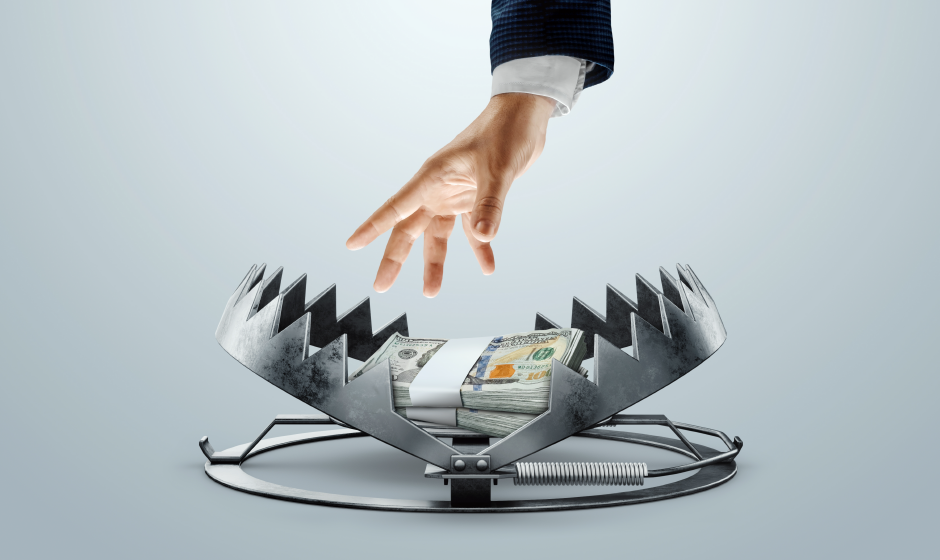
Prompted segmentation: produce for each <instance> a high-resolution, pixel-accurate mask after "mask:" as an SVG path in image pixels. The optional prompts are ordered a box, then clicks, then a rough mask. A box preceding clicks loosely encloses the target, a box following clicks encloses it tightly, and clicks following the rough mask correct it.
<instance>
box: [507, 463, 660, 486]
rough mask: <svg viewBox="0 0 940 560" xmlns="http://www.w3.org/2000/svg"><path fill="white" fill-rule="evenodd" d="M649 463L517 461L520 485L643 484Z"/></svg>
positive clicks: (514, 480)
mask: <svg viewBox="0 0 940 560" xmlns="http://www.w3.org/2000/svg"><path fill="white" fill-rule="evenodd" d="M648 474H649V471H648V470H647V468H646V463H516V478H514V479H513V484H517V485H519V486H642V485H643V479H644V478H645V477H646V476H647V475H648Z"/></svg>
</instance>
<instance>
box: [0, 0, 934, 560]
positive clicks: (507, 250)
mask: <svg viewBox="0 0 940 560" xmlns="http://www.w3.org/2000/svg"><path fill="white" fill-rule="evenodd" d="M336 4H338V3H330V4H326V3H323V4H320V3H315V2H276V1H265V2H254V3H245V2H168V1H162V2H150V3H140V2H133V3H132V2H92V1H84V2H58V3H54V2H40V1H36V0H30V1H28V2H26V1H23V2H2V3H0V6H2V7H0V185H2V189H3V190H2V193H3V202H2V205H0V211H2V218H0V224H2V225H0V227H2V235H0V244H2V245H0V246H2V255H3V262H4V270H3V281H2V286H3V293H4V304H3V307H4V313H3V316H4V318H5V320H4V321H3V322H2V329H3V335H2V336H0V345H2V346H0V349H2V353H0V356H2V364H3V366H2V371H3V375H2V383H3V386H2V390H0V418H2V425H3V427H4V432H5V438H6V441H5V445H4V449H5V451H4V453H3V455H2V462H0V469H2V471H0V472H2V474H3V486H2V498H0V516H2V517H0V541H2V555H3V556H4V557H6V558H25V557H37V558H39V557H65V556H73V557H114V558H117V557H123V558H130V557H137V558H143V557H149V558H170V557H183V558H186V557H190V558H194V557H197V555H198V557H202V558H210V557H214V556H217V555H225V557H248V556H256V557H268V558H273V557H276V558H295V557H316V558H340V557H348V556H349V555H359V554H373V555H376V556H378V555H381V556H383V557H409V558H414V557H434V558H443V557H447V558H450V557H473V558H478V557H480V558H494V557H516V558H524V557H532V556H534V555H535V554H536V553H537V554H538V555H540V556H548V557H568V558H592V557H598V558H603V557H608V556H613V555H629V556H631V557H634V558H659V557H679V556H680V555H681V556H683V557H687V558H688V557H692V555H693V554H698V555H700V556H701V557H703V558H725V557H728V556H730V557H738V558H758V557H761V558H769V557H779V558H791V557H795V556H796V557H810V558H824V557H848V556H850V555H851V556H852V557H856V558H859V557H871V558H875V557H884V556H886V555H891V556H892V557H905V558H914V557H928V556H932V555H933V554H935V553H933V554H931V553H930V552H929V551H930V550H931V549H932V548H935V545H934V544H933V542H935V541H934V539H935V537H934V534H933V533H934V532H935V531H936V527H937V521H938V515H937V513H936V500H937V498H938V492H937V483H936V478H935V474H936V473H935V472H934V470H935V468H936V464H937V461H938V459H940V456H938V453H937V446H936V445H935V443H934V440H935V437H936V436H935V433H936V432H935V430H934V429H933V428H934V427H933V426H932V425H931V423H933V422H936V420H937V414H936V412H935V410H936V404H935V402H936V395H937V390H938V382H937V373H938V372H937V369H938V368H937V365H936V363H937V362H936V359H935V351H936V342H935V341H936V339H937V337H938V335H940V332H938V327H937V322H936V321H937V314H938V311H940V309H938V297H937V293H938V290H937V287H936V274H937V272H938V270H937V264H936V259H937V234H936V229H935V219H936V218H935V214H936V206H937V202H938V194H937V187H938V185H940V166H938V154H940V133H938V130H940V128H938V126H940V110H938V106H937V102H938V99H940V78H938V74H940V72H938V63H937V55H938V54H940V34H938V33H937V22H938V21H940V4H938V3H937V2H913V1H902V2H862V1H852V2H834V1H822V2H819V1H808V2H795V1H787V2H697V1H695V2H692V1H690V2H665V1H655V2H654V1H649V2H615V4H614V7H613V23H614V40H615V44H616V52H617V66H616V73H615V74H614V76H613V78H612V79H611V80H610V81H609V82H607V83H605V84H603V85H602V86H600V87H597V88H593V89H590V90H588V91H587V92H586V93H585V94H584V96H583V97H582V99H581V102H580V104H579V105H578V106H577V108H576V109H575V111H574V112H573V114H572V115H571V116H569V117H566V118H563V119H555V120H553V121H552V122H551V125H550V127H549V134H548V144H547V147H546V150H545V152H544V154H543V156H542V158H541V159H540V160H539V161H538V163H537V164H536V165H535V166H534V167H533V168H532V169H531V170H530V171H529V172H528V173H527V174H526V176H525V177H523V178H522V179H521V180H519V181H518V182H517V183H516V185H515V186H514V187H513V189H512V191H511V193H510V195H509V198H508V203H507V210H506V214H505V217H504V221H503V224H502V228H501V230H500V233H499V237H498V238H497V241H496V242H495V244H494V246H495V250H496V258H497V272H496V274H495V275H493V276H490V277H483V276H482V275H481V274H480V273H479V271H478V269H477V265H476V263H475V261H474V260H473V258H472V254H471V253H470V251H469V248H468V247H467V244H466V242H465V240H463V239H462V237H460V236H461V235H462V234H461V233H460V232H459V231H457V232H455V235H454V240H453V242H452V249H451V253H450V258H449V260H448V262H447V269H446V277H445V283H444V290H443V292H442V293H441V295H440V296H439V297H438V298H436V299H434V300H427V299H425V298H424V297H422V295H421V287H420V281H421V259H420V253H419V254H418V255H415V256H413V257H412V259H411V260H410V261H409V262H408V263H407V264H406V266H405V269H404V271H403V273H402V275H401V277H400V278H399V280H398V283H397V284H396V285H395V287H394V288H393V289H392V290H391V291H390V292H388V293H386V294H381V295H376V294H374V293H373V292H372V290H371V284H372V279H373V277H374V271H375V268H376V266H377V264H378V260H379V258H380V256H381V253H382V249H383V247H384V239H385V238H384V237H383V241H382V242H380V243H376V244H374V245H373V246H371V247H369V248H367V249H364V250H362V251H360V252H357V253H351V252H348V251H346V249H345V248H344V245H343V243H344V241H345V239H346V237H347V236H348V235H349V234H350V233H351V232H352V230H353V229H354V228H355V227H356V226H357V225H358V224H359V223H360V221H361V220H362V219H364V218H365V217H366V216H367V215H368V214H369V213H370V212H371V211H372V210H373V209H374V208H375V207H376V206H377V205H378V204H380V203H381V202H382V201H384V200H385V198H386V197H388V196H389V195H390V194H391V192H393V191H394V190H395V189H397V188H398V187H399V186H400V185H401V184H402V183H403V182H404V181H406V180H407V179H408V178H409V177H410V176H411V175H412V174H413V173H414V172H415V170H416V169H417V168H418V166H419V165H420V164H421V162H423V161H424V159H425V158H427V157H428V156H429V155H430V154H431V153H433V152H434V151H436V150H437V149H438V148H440V147H441V146H442V145H443V144H445V143H446V142H447V141H449V140H450V139H451V138H452V137H453V136H454V135H455V134H457V133H458V132H459V131H460V130H462V128H463V127H464V126H466V125H467V124H468V123H469V122H470V121H471V120H472V119H473V118H474V116H475V115H476V114H478V112H479V111H480V110H481V109H482V108H483V106H484V105H485V103H486V100H487V98H488V93H489V82H490V77H489V57H488V41H487V40H488V34H489V29H490V20H489V5H488V2H475V3H470V2H465V3H459V4H458V3H442V2H396V3H394V4H393V3H378V2H376V3H353V2H349V3H341V5H338V6H337V5H336ZM418 250H419V251H420V246H419V247H418ZM262 261H266V262H268V263H269V265H273V266H278V265H283V266H284V267H285V271H286V279H287V280H290V279H293V278H295V277H296V276H297V275H299V274H300V273H302V272H307V273H308V274H309V276H310V282H309V283H310V287H309V290H310V292H312V293H316V292H318V291H319V290H321V289H323V288H325V287H326V286H328V285H329V284H330V283H333V282H335V283H337V284H338V289H339V306H340V310H341V311H342V310H344V309H346V308H348V307H349V306H351V305H353V304H354V303H356V302H357V301H358V300H359V299H361V298H362V297H365V296H369V295H371V296H373V297H372V306H373V318H374V322H375V326H379V325H380V324H384V323H385V322H386V321H388V320H390V319H392V318H393V317H394V316H396V315H397V314H398V313H400V312H402V311H407V313H408V318H409V324H410V326H411V332H412V334H413V335H419V336H422V335H424V336H428V335H430V336H441V337H466V336H479V335H481V334H493V333H503V332H512V331H518V330H524V329H528V328H531V325H532V322H533V319H534V315H535V312H536V311H542V312H543V313H545V314H547V315H548V316H549V317H551V318H553V319H555V320H556V321H559V322H563V323H566V322H567V321H568V320H569V318H570V306H571V296H578V297H581V298H582V299H584V300H585V301H587V302H588V303H589V304H591V305H593V306H595V307H596V308H598V309H603V306H604V300H603V298H604V285H605V283H607V282H610V283H612V284H614V285H615V286H618V287H619V288H620V289H621V290H623V291H624V292H626V293H627V294H633V293H634V287H633V286H634V280H633V274H634V273H636V272H639V273H641V274H643V275H644V276H645V277H647V278H649V279H655V280H657V282H658V277H657V274H656V270H657V267H658V266H659V265H666V266H667V267H669V268H672V263H674V262H676V261H681V262H683V263H689V264H691V265H692V266H693V268H694V269H695V270H696V271H697V272H698V274H699V275H700V277H701V278H702V280H703V282H704V283H705V285H706V286H707V287H708V289H709V291H710V292H711V294H712V295H713V296H714V298H715V300H716V301H717V302H718V305H719V309H720V311H721V314H722V317H723V319H724V321H725V324H726V326H727V329H728V333H729V337H728V341H727V343H726V344H725V345H724V347H723V348H722V349H721V350H720V351H719V352H718V353H717V354H716V355H715V356H713V357H712V359H710V360H709V361H708V362H707V363H706V364H704V365H703V366H702V367H700V368H699V369H697V370H695V371H694V372H693V373H692V374H690V375H688V376H687V377H686V378H684V379H682V380H681V382H679V383H677V384H675V385H673V386H671V387H669V389H667V390H665V391H663V392H662V393H660V394H657V395H655V396H654V397H652V398H650V399H648V400H647V401H645V402H643V403H641V404H640V405H638V406H636V407H635V408H634V409H632V410H634V411H636V412H650V413H665V414H668V415H670V417H672V418H674V419H676V420H681V421H685V422H692V423H696V424H700V425H705V426H711V427H716V428H719V429H722V430H724V431H726V432H727V433H729V434H731V435H740V436H741V437H742V438H743V439H744V441H745V443H746V445H745V448H744V451H743V453H742V455H741V458H740V460H739V461H738V465H739V473H738V475H737V477H736V478H735V479H734V480H733V481H731V482H730V483H729V484H727V485H725V486H723V487H721V488H718V489H716V490H713V491H710V492H706V493H704V494H699V495H695V496H692V497H687V498H682V499H679V500H672V501H666V502H660V503H654V504H647V505H642V506H631V507H622V508H614V509H604V510H592V511H581V512H566V513H546V514H524V515H502V516H497V515H489V516H475V517H470V516H446V515H415V514H394V513H378V512H363V511H355V510H344V509H335V508H322V507H312V506H304V505H298V504H292V503H287V502H279V501H274V500H265V499H262V498H258V497H254V496H249V495H246V494H241V493H238V492H234V491H231V490H228V489H225V488H223V487H221V486H219V485H217V484H215V483H213V482H212V481H211V480H209V479H208V478H207V477H206V476H205V474H204V473H203V470H202V465H203V462H204V459H203V458H202V455H201V453H200V452H199V449H198V447H197V445H196V444H197V441H198V439H199V438H200V437H201V436H203V435H209V436H211V440H212V441H213V443H214V444H215V446H216V448H225V447H228V446H231V445H235V444H237V443H242V442H244V441H248V440H250V439H251V438H252V437H254V436H255V435H256V433H257V432H258V431H259V430H260V429H261V428H262V427H263V426H264V425H266V424H267V422H268V421H269V420H270V419H271V417H273V416H274V415H275V414H278V413H288V412H293V413H299V412H305V411H308V410H310V409H309V408H308V407H306V406H305V405H303V404H300V403H298V402H297V401H294V400H293V399H292V398H290V397H288V396H286V395H283V394H280V393H279V392H278V391H277V390H275V389H274V388H272V387H271V386H269V385H268V384H266V383H265V382H264V381H262V380H261V379H259V378H257V377H256V376H255V375H253V374H251V373H250V372H249V371H247V370H245V369H244V368H242V367H241V366H240V365H238V364H237V363H236V362H235V361H234V360H232V359H231V358H230V357H229V356H227V355H226V354H225V352H224V351H222V350H221V349H220V348H219V347H218V345H217V344H216V343H215V341H214V340H213V336H212V334H213V331H214V329H215V326H216V324H217V321H218V318H219V316H220V314H221V312H222V307H223V304H224V303H225V301H226V299H227V298H228V296H229V294H230V293H231V291H232V290H234V288H235V286H236V285H237V283H238V281H239V280H240V279H241V278H242V276H243V275H244V273H245V272H246V271H247V269H248V267H249V266H250V265H251V264H252V263H260V262H262ZM595 445H600V446H601V447H594V448H591V449H589V450H586V451H584V453H596V454H598V455H599V456H600V455H603V454H604V453H603V452H604V450H605V449H610V450H611V451H613V450H612V448H609V447H608V448H604V447H603V445H604V444H595ZM324 446H329V447H323V450H324V452H321V453H319V454H318V453H316V450H315V449H313V448H312V447H311V448H310V449H309V450H307V451H303V450H291V451H283V452H281V453H282V455H278V454H271V455H270V456H268V457H267V458H266V459H265V460H266V461H268V463H266V464H267V467H265V468H267V469H268V471H267V472H269V473H270V475H271V478H278V477H280V479H281V480H286V479H287V478H290V477H291V476H295V477H299V478H303V476H304V473H308V475H309V468H308V466H309V464H308V463H304V461H305V460H306V459H305V458H307V459H309V460H310V461H314V460H316V461H320V464H321V466H323V469H324V471H323V475H322V476H323V478H322V480H323V481H324V482H323V483H322V484H324V485H326V487H318V486H317V480H318V479H317V478H311V477H310V476H307V478H306V479H305V480H306V481H307V482H309V484H310V485H311V487H312V488H313V489H330V488H342V489H345V490H347V491H350V492H355V491H357V488H358V489H359V491H361V492H363V493H366V492H371V491H374V492H375V493H376V494H381V495H392V496H400V497H409V496H411V495H416V494H421V493H423V492H428V491H430V490H427V488H428V486H427V484H431V483H429V482H428V481H425V480H423V479H421V478H420V468H421V465H420V462H419V463H417V464H416V463H415V462H414V461H413V460H412V459H410V458H408V457H407V456H404V454H401V453H398V452H396V451H393V450H389V449H387V448H385V447H384V446H382V445H380V444H378V443H370V442H365V441H363V442H359V443H356V444H353V443H352V442H336V443H335V444H324ZM585 449H586V448H585ZM327 450H328V453H326V451H327ZM569 451H570V452H569V455H571V456H577V453H576V452H577V450H576V449H574V448H571V449H570V450H569ZM617 452H618V453H621V452H622V451H617ZM610 456H611V455H608V457H610ZM279 457H280V458H281V459H279ZM260 460H261V458H259V461H260ZM278 461H283V463H280V464H281V465H282V466H283V469H287V470H289V469H288V467H290V468H293V469H294V470H293V471H291V472H292V473H293V474H291V473H289V472H286V471H285V472H280V473H279V472H278V469H279V468H281V467H279V466H278V464H279V463H278ZM396 462H397V463H396ZM399 463H400V464H399ZM384 464H390V465H393V466H400V467H401V468H392V469H390V470H389V469H384V467H382V465H384ZM264 465H265V463H259V465H258V466H257V467H256V468H257V469H262V470H263V468H262V467H264ZM291 465H293V466H292V467H291ZM376 465H378V466H376ZM915 468H916V469H923V470H914V469H915ZM409 469H411V470H409ZM257 472H260V471H257ZM357 476H358V477H360V478H359V479H358V482H357V478H356V477H357ZM285 477H287V478H285ZM344 477H345V478H344ZM305 483H306V482H305ZM360 483H361V484H360ZM357 484H358V485H357ZM499 488H501V489H502V488H503V487H502V486H500V487H499ZM444 490H445V489H444V488H443V487H440V488H438V487H437V486H434V487H433V491H434V492H437V493H440V492H443V491H444ZM533 492H537V491H533ZM415 540H417V541H418V542H420V543H421V544H420V546H417V545H415V544H412V543H414V542H415ZM409 551H410V552H409Z"/></svg>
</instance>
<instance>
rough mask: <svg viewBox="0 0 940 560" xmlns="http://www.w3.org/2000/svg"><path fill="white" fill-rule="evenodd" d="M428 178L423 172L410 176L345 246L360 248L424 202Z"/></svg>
mask: <svg viewBox="0 0 940 560" xmlns="http://www.w3.org/2000/svg"><path fill="white" fill-rule="evenodd" d="M427 181H428V179H427V178H426V175H425V174H424V173H420V172H419V174H418V175H415V176H414V177H412V179H411V180H410V181H408V182H407V183H405V186H404V187H402V188H401V189H400V190H399V191H398V192H397V193H395V194H393V195H392V196H391V198H389V199H388V200H386V201H385V204H383V205H382V206H379V209H378V210H376V211H375V212H374V213H373V214H372V215H371V216H369V219H368V220H366V221H365V222H363V224H362V225H361V226H359V227H358V228H357V229H356V231H355V233H353V234H352V235H351V236H349V239H347V240H346V248H347V249H351V250H353V251H355V250H357V249H362V248H363V247H365V246H366V245H368V244H369V243H372V242H373V241H375V239H376V238H377V237H378V236H380V235H382V234H383V233H385V232H386V231H388V230H389V229H391V228H392V227H394V226H395V224H397V223H398V222H400V221H402V220H404V219H405V218H407V217H408V216H410V215H412V214H413V213H414V211H415V210H417V209H418V208H421V206H422V205H423V204H424V190H425V185H426V183H427Z"/></svg>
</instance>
